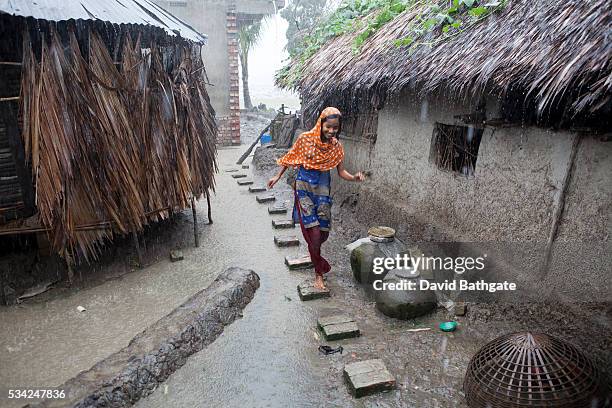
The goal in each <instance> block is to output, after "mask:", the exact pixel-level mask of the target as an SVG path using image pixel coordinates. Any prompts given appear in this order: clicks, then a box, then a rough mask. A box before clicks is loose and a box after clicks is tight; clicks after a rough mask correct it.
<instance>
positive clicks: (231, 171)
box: [225, 169, 238, 173]
mask: <svg viewBox="0 0 612 408" xmlns="http://www.w3.org/2000/svg"><path fill="white" fill-rule="evenodd" d="M237 171H238V169H227V170H225V172H226V173H235V172H237Z"/></svg>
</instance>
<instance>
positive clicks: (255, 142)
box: [207, 120, 274, 197]
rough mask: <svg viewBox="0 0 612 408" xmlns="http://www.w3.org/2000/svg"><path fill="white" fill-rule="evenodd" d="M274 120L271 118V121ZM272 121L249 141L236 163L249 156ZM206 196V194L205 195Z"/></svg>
mask: <svg viewBox="0 0 612 408" xmlns="http://www.w3.org/2000/svg"><path fill="white" fill-rule="evenodd" d="M273 121H274V120H272V122H273ZM272 122H270V124H269V125H268V126H266V127H265V129H264V130H262V131H261V133H260V134H259V136H258V137H257V139H255V141H254V142H253V143H251V146H249V148H248V149H247V151H246V152H244V154H243V155H242V156H240V158H239V159H238V161H237V162H236V164H242V162H243V161H244V160H245V159H246V158H247V157H249V154H251V151H252V150H253V148H254V147H255V145H256V144H257V143H259V139H261V137H262V136H263V135H264V133H266V132H267V131H268V129H270V126H272ZM207 197H208V195H207Z"/></svg>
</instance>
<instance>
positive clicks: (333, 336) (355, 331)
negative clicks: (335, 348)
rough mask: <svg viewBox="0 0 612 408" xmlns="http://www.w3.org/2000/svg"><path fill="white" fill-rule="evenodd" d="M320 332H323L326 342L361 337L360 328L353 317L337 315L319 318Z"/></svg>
mask: <svg viewBox="0 0 612 408" xmlns="http://www.w3.org/2000/svg"><path fill="white" fill-rule="evenodd" d="M317 326H318V327H319V330H321V331H322V332H323V335H324V336H325V339H326V340H329V341H331V340H342V339H350V338H352V337H358V336H359V328H358V327H357V323H355V321H354V320H353V318H352V317H350V316H347V315H335V316H325V317H319V319H318V320H317Z"/></svg>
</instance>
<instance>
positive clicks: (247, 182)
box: [237, 180, 253, 186]
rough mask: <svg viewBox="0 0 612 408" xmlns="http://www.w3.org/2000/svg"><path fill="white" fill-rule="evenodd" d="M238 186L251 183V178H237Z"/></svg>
mask: <svg viewBox="0 0 612 408" xmlns="http://www.w3.org/2000/svg"><path fill="white" fill-rule="evenodd" d="M237 183H238V185H239V186H248V185H249V184H253V180H238V181H237Z"/></svg>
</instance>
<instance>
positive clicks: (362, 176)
mask: <svg viewBox="0 0 612 408" xmlns="http://www.w3.org/2000/svg"><path fill="white" fill-rule="evenodd" d="M363 180H365V174H363V172H361V171H360V172H359V173H357V174H355V181H363Z"/></svg>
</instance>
